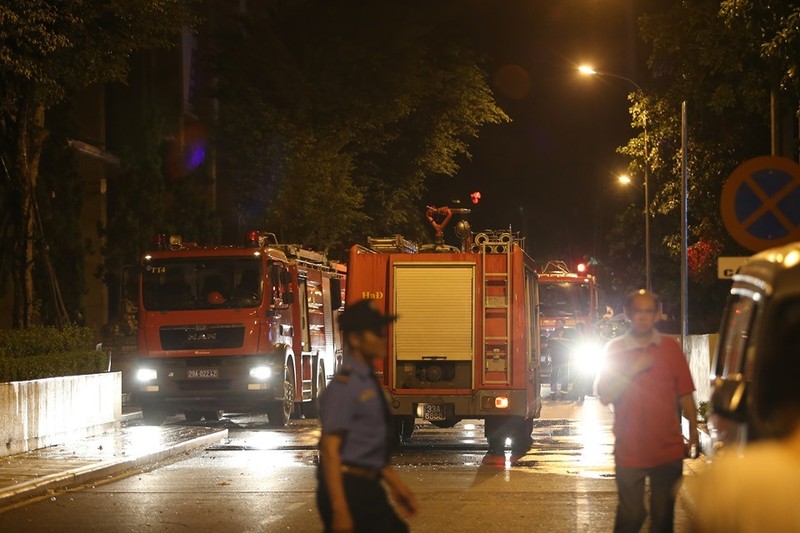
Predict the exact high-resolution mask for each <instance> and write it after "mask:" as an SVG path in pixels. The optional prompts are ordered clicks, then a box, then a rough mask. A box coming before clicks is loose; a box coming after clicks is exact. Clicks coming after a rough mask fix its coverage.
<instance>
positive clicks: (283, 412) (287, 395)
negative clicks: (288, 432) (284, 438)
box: [267, 363, 294, 427]
mask: <svg viewBox="0 0 800 533" xmlns="http://www.w3.org/2000/svg"><path fill="white" fill-rule="evenodd" d="M293 411H294V368H293V367H292V366H291V363H289V364H288V365H286V369H285V370H284V374H283V400H276V401H274V402H271V403H270V404H269V405H268V406H267V419H268V422H269V425H270V426H272V427H284V426H286V424H288V423H289V419H291V418H292V412H293Z"/></svg>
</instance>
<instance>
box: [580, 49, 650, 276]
mask: <svg viewBox="0 0 800 533" xmlns="http://www.w3.org/2000/svg"><path fill="white" fill-rule="evenodd" d="M578 70H579V71H580V72H581V74H585V75H587V76H607V77H609V78H617V79H619V80H623V81H626V82H628V83H630V84H631V85H633V86H634V87H636V90H638V91H639V92H642V88H641V87H640V86H639V84H638V83H636V82H635V81H633V80H632V79H630V78H627V77H625V76H620V75H619V74H613V73H611V72H601V71H598V70H595V69H593V68H592V67H589V66H587V65H581V66H579V67H578ZM642 131H643V132H644V278H645V282H644V283H645V289H647V290H648V291H652V290H653V289H652V284H651V282H650V280H651V278H650V191H649V189H648V174H649V172H648V171H649V169H650V153H649V152H648V151H647V113H646V112H645V113H643V114H642Z"/></svg>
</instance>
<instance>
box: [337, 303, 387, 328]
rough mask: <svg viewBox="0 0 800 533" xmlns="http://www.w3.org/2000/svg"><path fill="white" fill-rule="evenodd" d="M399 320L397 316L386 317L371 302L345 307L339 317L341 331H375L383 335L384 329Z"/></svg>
mask: <svg viewBox="0 0 800 533" xmlns="http://www.w3.org/2000/svg"><path fill="white" fill-rule="evenodd" d="M395 320H397V317H396V316H395V315H384V314H383V313H381V312H380V311H379V310H378V309H377V308H376V307H375V306H374V305H373V304H372V301H371V300H359V301H357V302H356V303H354V304H350V305H345V308H344V312H343V313H342V314H341V315H340V316H339V329H341V330H342V331H344V332H360V331H374V332H376V333H381V332H382V331H383V328H384V327H385V326H386V325H387V324H390V323H392V322H394V321H395Z"/></svg>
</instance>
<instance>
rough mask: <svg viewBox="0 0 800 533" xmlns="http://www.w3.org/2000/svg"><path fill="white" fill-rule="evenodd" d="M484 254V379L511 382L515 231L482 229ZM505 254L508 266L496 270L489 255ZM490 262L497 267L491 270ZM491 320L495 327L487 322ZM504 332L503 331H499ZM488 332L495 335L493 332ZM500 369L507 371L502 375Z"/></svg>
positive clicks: (478, 239)
mask: <svg viewBox="0 0 800 533" xmlns="http://www.w3.org/2000/svg"><path fill="white" fill-rule="evenodd" d="M475 245H476V246H477V247H478V250H479V252H480V254H481V285H482V289H483V305H482V309H483V320H482V321H481V324H482V328H483V357H484V364H483V376H481V377H482V378H483V382H484V383H486V384H503V385H506V384H509V383H511V300H512V298H511V267H512V257H513V256H512V254H513V250H514V238H513V236H512V234H511V232H510V231H509V232H482V233H478V234H477V235H476V236H475ZM500 254H502V255H503V256H504V259H505V261H503V263H504V270H500V271H498V270H496V268H497V262H496V261H487V259H488V256H489V255H494V256H496V255H500ZM489 263H493V264H494V269H493V270H491V271H489ZM489 324H491V326H492V327H491V328H487V325H489ZM499 332H503V333H504V334H503V335H498V333H499ZM488 333H492V334H493V335H491V336H489V335H488ZM498 373H502V374H503V375H504V378H503V379H498Z"/></svg>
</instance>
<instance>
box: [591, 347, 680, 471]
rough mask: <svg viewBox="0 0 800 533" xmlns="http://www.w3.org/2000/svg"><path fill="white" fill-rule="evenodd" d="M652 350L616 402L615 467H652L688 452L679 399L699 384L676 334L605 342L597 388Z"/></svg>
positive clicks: (676, 459) (600, 387)
mask: <svg viewBox="0 0 800 533" xmlns="http://www.w3.org/2000/svg"><path fill="white" fill-rule="evenodd" d="M648 352H649V353H651V354H653V356H654V363H653V366H651V367H650V368H649V369H647V370H645V371H643V372H640V373H639V374H637V375H636V376H635V377H634V378H633V380H632V381H631V382H630V385H629V386H628V387H627V388H626V389H625V390H624V391H623V393H622V395H621V396H620V397H619V398H618V399H617V401H616V402H614V437H615V446H614V458H615V460H616V464H617V466H622V467H628V468H650V467H653V466H658V465H662V464H665V463H669V462H672V461H678V460H680V459H682V458H683V457H684V443H683V436H682V434H681V420H680V415H679V412H680V411H679V409H680V404H679V402H678V398H679V397H681V396H683V395H685V394H691V393H692V392H694V390H695V388H694V383H693V382H692V375H691V373H690V372H689V365H688V364H687V362H686V357H685V356H684V354H683V351H682V350H681V347H680V345H679V344H678V343H677V342H676V341H675V340H674V339H672V338H670V337H666V336H664V335H661V334H659V333H657V332H654V333H653V336H652V337H651V339H650V341H649V342H648V343H647V344H646V345H645V346H641V345H640V344H638V343H637V342H636V341H635V340H634V339H633V338H632V337H630V336H628V335H623V336H622V337H619V338H616V339H613V340H612V341H610V342H609V343H608V344H607V345H606V359H605V367H604V370H603V372H602V373H601V375H600V378H599V380H598V383H597V389H598V391H602V390H603V388H604V387H605V386H606V383H605V382H606V381H607V379H608V378H609V377H610V376H613V374H614V373H616V372H618V371H619V369H623V368H627V367H629V366H630V365H631V364H633V361H634V360H635V359H636V358H637V357H639V356H640V355H642V354H644V353H648ZM601 396H602V392H601Z"/></svg>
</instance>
